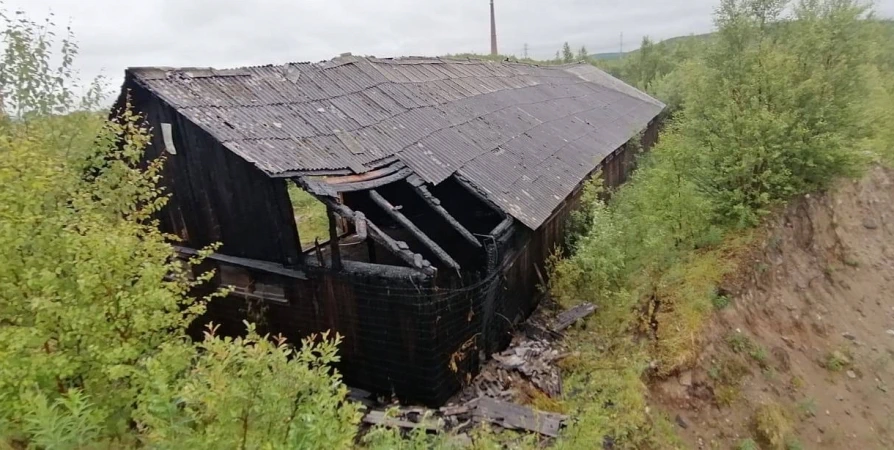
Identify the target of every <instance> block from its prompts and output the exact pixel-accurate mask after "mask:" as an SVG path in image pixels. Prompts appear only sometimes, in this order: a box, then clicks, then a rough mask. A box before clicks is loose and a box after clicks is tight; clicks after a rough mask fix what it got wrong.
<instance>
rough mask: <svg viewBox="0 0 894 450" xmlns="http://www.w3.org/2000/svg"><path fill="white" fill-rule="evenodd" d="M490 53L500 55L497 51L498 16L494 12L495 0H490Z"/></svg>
mask: <svg viewBox="0 0 894 450" xmlns="http://www.w3.org/2000/svg"><path fill="white" fill-rule="evenodd" d="M490 54H491V55H494V56H496V55H498V54H499V52H498V51H497V17H496V14H495V13H494V0H490Z"/></svg>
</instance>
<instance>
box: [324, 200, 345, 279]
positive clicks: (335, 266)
mask: <svg viewBox="0 0 894 450" xmlns="http://www.w3.org/2000/svg"><path fill="white" fill-rule="evenodd" d="M326 216H327V217H328V218H329V253H330V254H329V257H330V259H331V261H332V263H331V267H332V270H334V271H336V272H338V271H341V269H342V264H341V247H340V246H339V245H338V226H337V221H336V218H335V211H333V209H332V208H330V207H328V206H327V207H326Z"/></svg>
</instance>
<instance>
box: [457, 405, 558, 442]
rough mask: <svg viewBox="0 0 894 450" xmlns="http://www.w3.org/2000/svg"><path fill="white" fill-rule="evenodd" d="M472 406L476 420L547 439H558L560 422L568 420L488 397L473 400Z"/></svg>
mask: <svg viewBox="0 0 894 450" xmlns="http://www.w3.org/2000/svg"><path fill="white" fill-rule="evenodd" d="M474 404H475V410H474V412H473V413H472V415H473V416H475V417H476V418H479V419H481V420H484V421H487V422H490V423H493V424H497V425H499V426H501V427H503V428H506V429H510V430H526V431H533V432H535V433H540V434H542V435H544V436H549V437H558V436H559V429H560V428H562V422H564V421H565V420H567V419H568V417H567V416H563V415H561V414H554V413H547V412H543V411H537V410H534V409H531V408H526V407H524V406H521V405H516V404H514V403H507V402H501V401H499V400H495V399H492V398H489V397H482V398H480V399H478V400H475V401H474Z"/></svg>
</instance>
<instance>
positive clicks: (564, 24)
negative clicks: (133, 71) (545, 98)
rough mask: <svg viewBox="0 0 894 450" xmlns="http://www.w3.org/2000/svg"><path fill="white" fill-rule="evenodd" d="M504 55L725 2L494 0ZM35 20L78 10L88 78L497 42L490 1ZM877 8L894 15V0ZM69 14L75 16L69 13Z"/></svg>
mask: <svg viewBox="0 0 894 450" xmlns="http://www.w3.org/2000/svg"><path fill="white" fill-rule="evenodd" d="M496 1H497V4H496V8H497V22H498V23H497V29H498V32H499V39H500V50H501V52H502V53H507V54H515V55H519V56H520V55H521V53H522V51H523V48H524V46H525V44H527V45H528V48H529V51H530V55H531V56H533V57H539V58H546V57H550V56H552V55H553V54H554V53H555V51H556V50H557V49H558V48H559V47H560V46H561V45H562V43H563V42H565V41H568V42H570V43H571V44H572V45H573V46H574V47H575V48H577V47H580V46H581V45H586V46H587V48H588V49H589V50H590V51H592V52H607V51H615V50H616V49H618V47H619V46H620V44H621V42H620V41H621V40H620V35H621V33H623V34H624V42H625V47H626V48H627V49H630V48H635V47H636V46H637V45H638V43H639V41H640V40H641V39H642V37H643V36H645V35H649V36H651V37H653V38H655V39H666V38H669V37H673V36H679V35H687V34H693V33H703V32H707V31H710V30H711V28H712V13H713V10H714V7H715V6H716V5H717V4H718V3H719V0H638V1H636V2H623V1H620V0H511V1H510V0H496ZM5 3H6V5H7V8H9V9H22V10H25V11H26V12H28V13H29V14H30V16H31V17H32V18H34V19H38V18H43V17H45V16H46V15H47V14H48V13H49V12H50V11H52V12H53V13H54V14H55V16H56V19H57V22H58V23H61V24H63V25H64V24H65V23H66V22H67V21H68V20H70V22H71V25H72V28H73V29H74V32H75V34H76V37H77V40H78V42H79V43H80V48H81V54H80V56H79V59H78V66H79V69H80V72H81V74H82V76H83V77H84V78H87V79H89V78H93V77H95V76H96V75H98V74H100V73H101V72H102V73H104V74H105V75H107V76H109V77H110V78H111V80H112V83H113V84H114V83H119V82H120V79H121V76H122V74H123V70H124V68H125V67H128V66H155V65H159V66H215V67H233V66H240V65H254V64H269V63H283V62H288V61H319V60H324V59H329V58H332V57H333V56H336V55H338V54H339V53H343V52H352V53H354V54H357V55H376V56H401V55H443V54H447V53H462V52H478V53H483V52H486V51H488V50H489V33H490V32H489V16H488V8H489V6H488V0H428V1H424V2H423V1H419V0H376V1H373V0H291V1H290V0H254V1H245V0H143V1H141V2H123V1H121V0H80V1H77V2H73V1H70V0H6V1H5ZM876 9H877V11H878V12H879V13H880V14H882V15H885V16H894V0H878V1H877V2H876ZM69 18H70V19H69Z"/></svg>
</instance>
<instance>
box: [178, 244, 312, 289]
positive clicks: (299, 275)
mask: <svg viewBox="0 0 894 450" xmlns="http://www.w3.org/2000/svg"><path fill="white" fill-rule="evenodd" d="M173 247H174V250H175V251H176V252H177V253H180V254H181V255H184V256H196V255H198V254H199V253H198V251H196V250H195V249H191V248H189V247H181V246H179V245H174V246H173ZM206 259H209V260H211V261H218V262H223V263H227V264H232V265H234V266H239V267H244V268H246V269H255V270H260V271H262V272H268V273H273V274H276V275H282V276H284V277H289V278H295V279H297V280H306V279H307V275H306V274H305V273H304V272H302V271H300V270H294V269H289V268H286V267H285V266H283V265H282V264H277V263H273V262H269V261H258V260H256V259H248V258H239V257H236V256H229V255H224V254H221V253H212V254H211V255H209V256H208V257H207V258H206Z"/></svg>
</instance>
